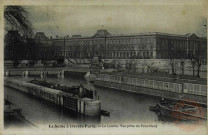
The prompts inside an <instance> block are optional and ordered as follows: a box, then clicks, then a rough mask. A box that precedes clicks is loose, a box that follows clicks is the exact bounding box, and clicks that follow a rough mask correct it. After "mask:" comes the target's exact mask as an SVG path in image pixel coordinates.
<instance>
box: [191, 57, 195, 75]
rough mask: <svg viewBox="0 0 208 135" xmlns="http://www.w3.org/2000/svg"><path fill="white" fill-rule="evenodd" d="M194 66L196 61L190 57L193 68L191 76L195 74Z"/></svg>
mask: <svg viewBox="0 0 208 135" xmlns="http://www.w3.org/2000/svg"><path fill="white" fill-rule="evenodd" d="M195 66H196V61H195V59H193V58H191V67H192V70H193V76H195Z"/></svg>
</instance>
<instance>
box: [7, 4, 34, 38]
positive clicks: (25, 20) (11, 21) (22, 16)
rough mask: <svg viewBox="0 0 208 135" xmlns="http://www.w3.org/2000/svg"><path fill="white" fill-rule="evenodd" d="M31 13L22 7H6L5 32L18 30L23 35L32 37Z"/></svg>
mask: <svg viewBox="0 0 208 135" xmlns="http://www.w3.org/2000/svg"><path fill="white" fill-rule="evenodd" d="M29 15H30V14H29V12H28V11H27V10H26V9H25V8H24V7H22V6H6V7H5V9H4V21H5V27H4V29H5V31H9V30H18V31H19V32H20V33H21V34H23V35H25V36H27V37H32V36H33V29H32V23H31V21H30V19H29Z"/></svg>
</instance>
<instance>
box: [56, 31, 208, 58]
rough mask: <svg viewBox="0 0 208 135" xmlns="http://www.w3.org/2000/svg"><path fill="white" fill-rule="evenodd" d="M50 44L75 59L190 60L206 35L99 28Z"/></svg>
mask: <svg viewBox="0 0 208 135" xmlns="http://www.w3.org/2000/svg"><path fill="white" fill-rule="evenodd" d="M53 45H56V46H61V48H62V49H61V50H59V51H60V52H59V54H61V55H65V56H66V57H69V58H77V59H85V58H87V57H92V56H93V55H94V54H97V55H98V56H100V57H101V58H102V59H169V58H170V57H171V58H173V59H178V58H183V59H189V58H190V57H191V55H193V54H194V52H195V51H196V50H200V51H204V50H207V43H206V38H201V37H198V36H197V35H195V34H186V35H175V34H167V33H159V32H150V33H140V34H129V35H113V34H110V33H109V32H108V31H107V30H98V31H97V32H96V33H95V34H94V35H93V36H89V37H82V36H81V35H74V36H72V37H65V38H57V39H54V40H53ZM64 52H65V54H64ZM205 52H206V51H205Z"/></svg>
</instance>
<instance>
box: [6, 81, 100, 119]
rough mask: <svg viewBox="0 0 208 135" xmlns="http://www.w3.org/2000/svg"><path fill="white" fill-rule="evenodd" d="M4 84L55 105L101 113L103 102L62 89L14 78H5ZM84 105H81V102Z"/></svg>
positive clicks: (95, 114)
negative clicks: (80, 96)
mask: <svg viewBox="0 0 208 135" xmlns="http://www.w3.org/2000/svg"><path fill="white" fill-rule="evenodd" d="M4 85H5V86H8V87H11V88H14V89H17V90H19V91H22V92H24V93H28V94H30V95H33V96H36V97H39V98H41V99H44V100H46V101H49V102H51V103H53V104H55V105H58V106H61V107H63V108H66V109H69V110H71V111H74V112H77V113H81V114H83V115H89V116H98V115H100V109H101V102H100V101H97V100H94V99H89V98H84V99H85V100H84V99H83V98H79V97H78V96H76V95H75V96H74V95H72V94H70V93H65V92H62V91H60V90H55V89H51V88H46V87H43V86H39V85H36V84H32V83H28V82H25V81H21V80H17V79H14V78H6V77H5V78H4ZM79 103H81V104H82V106H80V104H79Z"/></svg>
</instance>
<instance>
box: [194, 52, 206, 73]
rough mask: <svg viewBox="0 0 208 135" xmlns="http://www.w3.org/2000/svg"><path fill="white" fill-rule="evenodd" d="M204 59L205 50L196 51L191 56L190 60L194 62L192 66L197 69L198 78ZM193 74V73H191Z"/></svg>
mask: <svg viewBox="0 0 208 135" xmlns="http://www.w3.org/2000/svg"><path fill="white" fill-rule="evenodd" d="M205 59H206V50H203V51H202V50H200V49H197V50H195V51H194V53H193V54H192V56H191V60H192V61H193V62H194V63H193V64H194V65H196V67H197V77H200V75H199V74H200V69H201V66H202V64H203V61H204V60H205ZM193 70H194V69H193ZM193 72H194V71H193Z"/></svg>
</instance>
